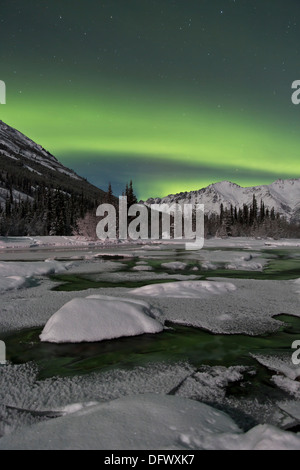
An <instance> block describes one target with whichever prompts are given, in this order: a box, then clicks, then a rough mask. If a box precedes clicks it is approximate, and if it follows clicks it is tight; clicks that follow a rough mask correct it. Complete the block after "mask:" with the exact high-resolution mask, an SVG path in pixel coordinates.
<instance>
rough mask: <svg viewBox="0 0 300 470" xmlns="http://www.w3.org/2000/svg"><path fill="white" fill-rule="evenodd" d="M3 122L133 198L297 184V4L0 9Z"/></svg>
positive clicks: (181, 0)
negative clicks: (130, 187) (129, 187)
mask: <svg viewBox="0 0 300 470" xmlns="http://www.w3.org/2000/svg"><path fill="white" fill-rule="evenodd" d="M0 44H1V48H0V80H4V81H5V83H6V87H7V98H6V99H7V104H6V105H0V113H1V114H0V119H2V120H3V121H4V122H6V123H7V124H9V125H11V126H13V127H16V128H17V129H18V130H20V131H21V132H23V133H24V134H26V135H27V136H28V137H30V138H32V139H33V140H35V141H36V142H38V143H39V144H41V145H42V146H43V147H45V148H46V149H47V150H49V151H50V152H51V153H52V154H54V155H55V156H56V157H57V158H58V159H59V160H60V161H61V162H62V163H63V164H64V165H66V166H68V167H69V168H72V169H74V170H75V171H76V172H77V173H79V174H80V175H82V176H84V177H87V178H88V180H89V181H91V182H92V183H94V184H95V185H97V186H99V187H101V188H103V189H106V188H107V186H108V182H109V181H111V183H112V186H113V190H114V193H115V194H116V195H119V194H121V192H122V190H123V188H124V186H125V183H126V182H127V181H129V180H130V179H131V178H132V179H133V182H134V187H135V190H136V192H137V195H138V197H139V198H143V199H145V198H148V197H150V196H153V197H155V196H164V195H167V194H170V193H175V192H181V191H189V190H197V189H200V188H202V187H204V186H206V185H208V184H211V183H214V182H217V181H222V180H230V181H233V182H235V183H238V184H240V185H242V186H250V185H258V184H269V183H271V182H272V181H274V180H276V179H278V178H293V177H294V178H299V177H300V158H299V154H300V106H295V105H293V104H292V101H291V95H292V89H291V85H292V82H293V81H294V80H299V79H300V66H299V65H300V2H299V0H126V1H124V0H106V1H101V0H85V1H81V0H78V1H76V2H74V1H73V0H72V1H71V0H60V1H58V0H51V1H46V0H39V1H37V0H26V1H24V0H1V10H0Z"/></svg>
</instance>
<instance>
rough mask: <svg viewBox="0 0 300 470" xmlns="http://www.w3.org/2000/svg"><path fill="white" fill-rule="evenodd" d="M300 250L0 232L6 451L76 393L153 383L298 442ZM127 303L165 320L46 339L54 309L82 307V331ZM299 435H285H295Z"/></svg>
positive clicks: (243, 424) (99, 393) (102, 396)
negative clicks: (149, 327) (95, 312)
mask: <svg viewBox="0 0 300 470" xmlns="http://www.w3.org/2000/svg"><path fill="white" fill-rule="evenodd" d="M299 259H300V241H299V240H280V241H274V240H252V239H227V240H221V239H218V240H209V241H207V242H206V243H205V246H204V249H202V250H199V251H194V252H189V251H185V250H184V249H183V247H182V246H180V245H175V244H170V243H169V244H167V243H165V244H161V245H160V244H157V243H156V244H152V245H147V244H135V245H130V244H127V243H126V244H120V245H115V246H102V245H100V244H94V243H91V242H86V241H83V240H77V239H75V238H72V237H69V238H68V239H66V238H59V237H55V239H51V238H50V237H45V238H43V237H40V238H36V239H31V238H27V239H0V295H1V307H0V339H2V340H4V341H5V343H6V348H7V359H8V362H7V364H6V365H5V366H2V367H1V366H0V434H1V435H5V434H7V436H6V437H5V438H3V439H2V440H0V448H1V442H4V444H3V445H4V446H8V448H9V445H10V444H9V436H10V435H11V436H14V434H15V433H16V432H21V431H22V429H23V427H24V426H30V427H31V428H32V429H33V430H34V426H35V425H37V423H39V422H42V423H47V422H48V419H49V417H50V416H51V413H52V414H53V413H54V415H55V413H57V415H60V414H69V411H70V410H73V411H74V413H75V415H76V412H78V406H77V408H76V407H75V408H72V406H73V405H74V403H77V404H78V403H80V404H81V405H80V406H83V405H84V404H86V403H90V402H92V403H93V406H96V405H97V403H103V402H105V403H109V402H110V401H111V400H115V399H118V398H121V397H125V396H127V397H130V396H133V395H141V394H142V395H144V394H148V393H150V394H159V395H162V396H178V397H181V398H184V399H187V400H188V401H189V400H193V401H196V402H200V403H204V404H206V405H209V406H212V407H214V408H216V409H218V410H221V411H222V412H224V413H226V414H227V415H228V416H230V418H231V419H232V420H233V421H234V422H235V423H236V424H237V425H238V426H239V428H240V430H241V431H240V432H242V433H246V434H243V435H245V436H247V432H252V431H251V430H253V429H256V428H257V426H260V425H263V426H265V425H266V426H276V429H278V430H279V429H282V430H283V429H290V430H292V431H294V432H293V434H291V436H294V437H295V438H296V436H297V434H295V432H297V431H298V426H299V425H300V402H299V400H300V383H299V381H298V377H299V376H300V369H299V372H298V369H297V366H294V365H293V363H292V360H291V358H292V353H293V350H292V349H291V345H292V343H293V341H295V340H298V339H300V311H299V295H300V281H299V279H300V268H299ZM91 296H92V297H91ZM107 296H108V297H107ZM91 298H94V300H93V301H92V302H91V301H90V300H89V299H91ZM76 299H78V301H77V300H76ZM106 299H109V302H110V303H109V304H107V300H106ZM124 299H125V300H126V299H127V300H126V302H127V303H126V305H131V306H133V307H130V308H131V310H130V315H131V317H132V315H133V316H134V318H136V316H137V317H138V318H139V311H138V310H137V308H138V307H137V306H139V309H142V310H143V309H144V311H146V310H145V308H146V307H144V305H146V306H149V308H151V309H154V310H153V311H155V312H159V315H158V316H156V321H158V322H160V324H161V325H162V326H163V327H164V330H163V331H162V332H159V333H155V334H149V333H146V334H142V335H141V334H138V335H137V336H129V337H128V336H126V334H125V336H123V333H122V331H121V330H120V331H118V335H119V336H121V337H119V338H116V339H109V340H105V341H101V342H97V341H93V342H87V341H86V336H84V338H85V340H82V342H78V341H76V342H73V343H72V342H69V343H64V344H55V343H47V342H43V343H42V342H41V341H40V339H39V335H40V334H41V332H42V330H43V328H44V326H45V324H46V323H47V322H48V321H49V319H50V318H51V317H52V316H53V315H54V314H55V313H56V312H62V314H60V313H58V314H57V318H58V320H56V321H62V325H63V328H64V329H67V328H69V326H68V323H64V317H63V315H66V311H67V312H68V315H69V316H70V315H71V316H70V318H71V322H72V309H73V308H74V306H76V305H82V306H83V307H82V308H80V309H79V311H78V312H77V317H76V322H77V321H78V322H79V323H78V324H77V323H76V325H75V327H74V325H72V328H73V327H74V328H75V329H76V331H77V330H78V329H79V330H80V322H83V321H86V318H85V317H86V315H87V314H90V313H91V312H90V311H89V309H90V308H91V305H93V306H94V305H96V308H98V307H97V305H98V303H99V308H100V309H102V310H101V311H103V306H104V305H105V306H107V305H109V306H110V305H111V308H112V309H114V310H116V308H117V307H118V308H119V310H118V312H119V311H121V312H122V302H124ZM79 300H80V302H79ZM68 305H70V306H71V307H70V308H69V310H68ZM85 306H86V314H85ZM120 308H121V310H120ZM147 308H148V307H147ZM119 314H120V313H118V315H119ZM131 317H130V318H131ZM298 317H299V318H298ZM116 318H120V320H123V318H122V316H121V317H116ZM74 319H75V317H74ZM74 321H75V320H74ZM78 325H79V326H78ZM129 326H132V325H129ZM127 327H128V325H127ZM127 327H126V328H127ZM103 328H104V329H105V326H104V327H102V329H103ZM115 328H116V330H118V329H119V325H118V322H117V323H116V327H115ZM126 328H125V330H124V331H127V329H126ZM130 331H131V330H130ZM132 331H134V330H132ZM136 331H139V330H138V329H137V330H136ZM64 333H65V332H64ZM66 333H68V332H66ZM132 334H134V333H132ZM85 335H86V333H85ZM66 336H67V337H69V341H72V335H71V333H70V334H69V335H68V334H67V335H66ZM57 342H59V340H58V339H57ZM54 390H55V393H54ZM70 406H71V408H70ZM68 407H69V408H68ZM59 410H60V411H59ZM61 410H64V411H61ZM66 410H68V411H66ZM71 415H72V413H71ZM75 415H74V419H75ZM45 425H46V424H45ZM257 429H258V430H259V429H260V431H261V428H257ZM274 429H275V428H274ZM299 429H300V428H299ZM153 432H154V431H153ZM253 432H254V431H253ZM255 432H256V431H255ZM267 432H269V428H268V429H267ZM276 432H277V431H276ZM276 432H275V431H273V434H274V436H275V434H276ZM278 432H279V431H278ZM280 432H281V431H280ZM11 433H12V434H11ZM271 435H272V432H271ZM283 435H286V436H290V434H289V433H287V432H286V431H285V432H284V433H283ZM294 437H293V439H292V438H291V439H290V440H287V441H288V442H291V443H292V442H293V445H294ZM32 439H33V438H32ZM246 440H247V439H246ZM283 441H284V442H286V439H285V438H283ZM299 441H300V438H299ZM6 442H7V443H8V444H6ZM195 442H196V441H195ZM195 442H194V444H193V446H194V447H193V448H201V446H200V444H199V443H198V444H195ZM251 443H252V440H251ZM277 444H278V441H277ZM25 445H27V446H28V447H29V448H30V446H32V447H33V448H34V446H35V444H34V441H32V443H30V442H29V443H27V444H24V446H25ZM138 445H139V443H138V442H137V446H138ZM182 445H183V444H182V443H181V444H180V445H179V444H178V447H176V448H185V446H184V445H183V447H181V446H182ZM218 445H220V444H217V441H216V447H218ZM247 445H248V444H247ZM249 445H250V444H249ZM251 445H252V444H251ZM270 445H271V444H270ZM245 446H246V444H245ZM296 446H298V443H297V444H296ZM87 447H88V444H87ZM252 447H253V446H252ZM115 448H118V447H115ZM299 448H300V444H299Z"/></svg>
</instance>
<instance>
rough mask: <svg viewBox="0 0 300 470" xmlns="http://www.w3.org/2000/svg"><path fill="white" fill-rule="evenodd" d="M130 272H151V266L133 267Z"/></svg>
mask: <svg viewBox="0 0 300 470" xmlns="http://www.w3.org/2000/svg"><path fill="white" fill-rule="evenodd" d="M132 270H133V271H153V268H152V267H151V266H144V265H139V266H134V267H133V268H132Z"/></svg>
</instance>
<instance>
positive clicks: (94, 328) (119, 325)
mask: <svg viewBox="0 0 300 470" xmlns="http://www.w3.org/2000/svg"><path fill="white" fill-rule="evenodd" d="M157 316H158V311H157V310H156V309H153V307H151V306H150V305H149V304H147V303H146V302H139V301H135V300H130V299H120V298H117V297H108V296H96V295H95V296H90V297H87V298H76V299H73V300H71V301H70V302H68V303H67V304H65V305H64V306H63V307H62V308H61V309H60V310H58V311H57V312H56V313H55V314H54V315H53V316H52V317H51V318H50V320H49V321H48V322H47V324H46V326H45V328H44V330H43V331H42V334H41V335H40V339H41V341H44V342H50V343H81V342H96V341H103V340H106V339H113V338H120V337H122V336H136V335H141V334H144V333H159V332H161V331H162V330H163V325H162V324H161V323H160V322H159V321H157V320H156V319H155V318H156V317H157Z"/></svg>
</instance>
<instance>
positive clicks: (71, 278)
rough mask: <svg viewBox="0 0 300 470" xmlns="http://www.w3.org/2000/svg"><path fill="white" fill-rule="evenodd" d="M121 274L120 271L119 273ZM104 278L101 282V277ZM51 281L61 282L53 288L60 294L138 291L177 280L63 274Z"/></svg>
mask: <svg viewBox="0 0 300 470" xmlns="http://www.w3.org/2000/svg"><path fill="white" fill-rule="evenodd" d="M118 272H119V271H118ZM100 276H103V279H102V280H100V279H99V277H100ZM51 280H52V281H55V282H59V283H60V284H59V285H58V286H56V287H53V288H52V290H54V291H59V292H62V291H63V292H76V291H82V290H87V289H100V288H112V287H126V288H130V289H136V288H138V287H143V286H147V285H149V284H161V283H165V282H174V281H176V279H152V280H149V279H148V280H147V279H146V280H124V281H120V280H116V281H110V280H105V274H101V275H99V274H97V275H93V274H89V275H76V274H63V275H55V276H51Z"/></svg>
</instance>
